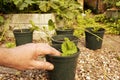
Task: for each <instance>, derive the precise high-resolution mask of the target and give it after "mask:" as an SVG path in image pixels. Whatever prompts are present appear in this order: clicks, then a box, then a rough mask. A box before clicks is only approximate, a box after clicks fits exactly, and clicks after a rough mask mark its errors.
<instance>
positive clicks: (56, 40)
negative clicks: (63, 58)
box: [51, 35, 78, 43]
mask: <svg viewBox="0 0 120 80" xmlns="http://www.w3.org/2000/svg"><path fill="white" fill-rule="evenodd" d="M64 36H66V37H68V38H69V37H72V38H74V40H73V41H78V38H77V37H76V36H73V35H55V36H53V37H52V38H51V40H52V41H55V42H60V43H62V42H63V40H64V39H63V40H62V41H61V40H60V39H55V38H57V37H62V38H63V37H64Z"/></svg>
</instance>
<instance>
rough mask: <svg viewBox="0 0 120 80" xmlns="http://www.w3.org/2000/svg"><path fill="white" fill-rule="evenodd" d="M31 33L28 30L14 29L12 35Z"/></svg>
mask: <svg viewBox="0 0 120 80" xmlns="http://www.w3.org/2000/svg"><path fill="white" fill-rule="evenodd" d="M21 30H23V31H22V32H21ZM32 32H33V31H31V30H30V29H14V30H13V33H18V34H19V33H32Z"/></svg>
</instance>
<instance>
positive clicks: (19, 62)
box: [6, 43, 60, 70]
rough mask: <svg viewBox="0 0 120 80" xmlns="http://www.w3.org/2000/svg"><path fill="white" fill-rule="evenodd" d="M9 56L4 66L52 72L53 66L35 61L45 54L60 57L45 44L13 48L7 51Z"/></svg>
mask: <svg viewBox="0 0 120 80" xmlns="http://www.w3.org/2000/svg"><path fill="white" fill-rule="evenodd" d="M9 52H10V53H9V56H8V58H7V64H6V66H9V67H12V68H15V69H18V70H27V69H47V70H52V69H53V68H54V66H53V65H52V64H51V63H49V62H45V61H39V60H37V58H38V56H44V55H46V54H51V55H57V56H59V55H60V52H58V51H57V50H56V49H54V48H52V47H51V46H49V45H48V44H46V43H36V44H35V43H29V44H25V45H21V46H18V47H15V48H11V49H9Z"/></svg>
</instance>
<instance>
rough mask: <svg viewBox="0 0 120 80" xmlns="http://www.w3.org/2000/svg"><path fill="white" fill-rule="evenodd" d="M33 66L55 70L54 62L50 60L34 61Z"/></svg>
mask: <svg viewBox="0 0 120 80" xmlns="http://www.w3.org/2000/svg"><path fill="white" fill-rule="evenodd" d="M32 65H33V67H34V68H35V69H43V70H53V69H54V66H53V64H51V63H49V62H44V61H43V62H42V61H33V64H32Z"/></svg>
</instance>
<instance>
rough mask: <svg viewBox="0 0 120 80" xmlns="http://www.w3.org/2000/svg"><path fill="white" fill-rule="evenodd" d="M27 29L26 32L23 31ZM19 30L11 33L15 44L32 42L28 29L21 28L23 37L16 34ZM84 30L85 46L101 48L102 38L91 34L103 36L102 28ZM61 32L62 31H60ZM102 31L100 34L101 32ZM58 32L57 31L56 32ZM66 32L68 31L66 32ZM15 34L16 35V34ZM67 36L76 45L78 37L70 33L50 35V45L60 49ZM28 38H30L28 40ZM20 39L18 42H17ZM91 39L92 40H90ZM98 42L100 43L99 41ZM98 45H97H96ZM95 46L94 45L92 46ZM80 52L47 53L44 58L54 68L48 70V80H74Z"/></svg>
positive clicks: (94, 48)
mask: <svg viewBox="0 0 120 80" xmlns="http://www.w3.org/2000/svg"><path fill="white" fill-rule="evenodd" d="M87 30H88V31H89V32H91V29H87ZM25 31H28V32H25ZM19 32H20V30H15V31H14V32H13V33H14V35H15V38H17V39H16V45H17V46H18V45H21V44H25V43H31V42H32V34H33V32H31V31H30V30H28V29H27V30H26V29H23V30H22V32H23V33H22V34H24V35H23V36H25V37H23V36H22V34H18V33H19ZM89 32H87V31H85V35H86V47H87V48H89V49H93V50H96V49H99V48H101V43H102V40H101V39H100V40H98V39H97V38H96V36H94V35H93V34H95V35H97V36H99V37H100V38H103V35H104V29H103V30H102V29H101V30H99V31H98V32H92V33H93V34H91V33H89ZM62 33H63V32H62ZM101 33H102V34H101ZM57 34H59V33H57ZM67 34H68V33H67ZM16 35H17V36H16ZM30 36H31V37H30ZM65 37H68V38H69V39H70V40H71V41H73V42H74V43H75V44H76V45H77V43H78V38H77V37H75V36H73V35H71V33H69V35H63V34H61V35H56V36H53V37H52V39H51V40H52V46H53V47H54V48H56V49H57V50H59V51H61V44H62V43H63V41H64V38H65ZM28 39H30V40H28ZM19 41H20V43H19ZM91 41H92V42H91ZM99 42H100V43H99ZM97 45H99V46H97ZM93 46H95V47H93ZM79 54H80V50H79V49H78V52H77V53H76V54H74V55H72V56H65V57H63V56H52V55H47V56H46V60H47V61H48V62H51V63H52V64H53V65H54V69H53V70H51V71H48V75H49V79H50V80H75V72H76V66H77V59H78V56H79Z"/></svg>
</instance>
